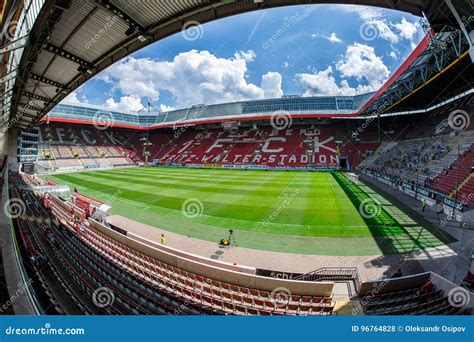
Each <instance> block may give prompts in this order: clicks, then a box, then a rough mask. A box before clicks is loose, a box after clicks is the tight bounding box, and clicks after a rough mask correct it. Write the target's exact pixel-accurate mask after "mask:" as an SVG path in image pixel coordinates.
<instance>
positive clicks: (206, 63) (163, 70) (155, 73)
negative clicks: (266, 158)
mask: <svg viewBox="0 0 474 342" xmlns="http://www.w3.org/2000/svg"><path fill="white" fill-rule="evenodd" d="M255 57H256V54H255V52H253V51H239V52H236V53H235V55H234V56H233V57H232V58H219V57H217V56H215V55H213V54H211V53H210V52H209V51H197V50H191V51H188V52H182V53H180V54H178V55H177V56H175V57H174V59H173V60H172V61H159V60H157V59H152V58H135V57H129V58H127V59H125V60H124V61H122V62H120V63H118V64H115V65H113V66H112V67H110V68H109V69H107V70H106V71H105V72H104V73H103V74H102V75H100V76H99V77H100V78H101V79H102V80H104V81H105V82H108V83H113V84H116V85H117V88H118V89H119V90H120V91H121V92H122V93H123V94H124V95H127V96H134V97H142V96H147V97H150V98H151V99H152V100H158V99H159V98H160V95H161V92H162V91H168V92H170V93H171V95H172V96H173V98H174V99H175V101H176V105H177V106H178V107H187V106H190V105H194V104H200V103H206V104H212V103H222V102H227V101H229V102H233V101H239V100H248V99H262V98H268V97H274V96H281V94H283V92H282V90H281V75H280V74H279V73H277V72H268V73H267V74H265V75H263V76H262V80H261V85H260V86H258V85H255V84H253V83H249V82H247V80H246V77H247V76H248V74H247V63H250V62H252V61H253V60H254V59H255Z"/></svg>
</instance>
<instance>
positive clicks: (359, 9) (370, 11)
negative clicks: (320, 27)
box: [333, 5, 384, 21]
mask: <svg viewBox="0 0 474 342" xmlns="http://www.w3.org/2000/svg"><path fill="white" fill-rule="evenodd" d="M333 8H335V9H337V10H338V11H342V12H348V13H355V14H357V15H358V16H359V17H360V18H361V19H362V20H364V21H370V20H374V19H377V18H380V17H381V16H382V15H383V11H384V10H383V9H381V8H377V7H371V6H360V5H340V6H335V7H333Z"/></svg>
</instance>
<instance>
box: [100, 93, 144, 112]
mask: <svg viewBox="0 0 474 342" xmlns="http://www.w3.org/2000/svg"><path fill="white" fill-rule="evenodd" d="M105 106H106V107H109V108H110V109H115V110H128V111H133V112H136V111H139V110H140V109H142V108H143V105H142V103H141V98H140V96H137V95H131V96H122V97H121V98H120V101H119V102H115V100H114V99H113V98H108V99H107V100H106V101H105Z"/></svg>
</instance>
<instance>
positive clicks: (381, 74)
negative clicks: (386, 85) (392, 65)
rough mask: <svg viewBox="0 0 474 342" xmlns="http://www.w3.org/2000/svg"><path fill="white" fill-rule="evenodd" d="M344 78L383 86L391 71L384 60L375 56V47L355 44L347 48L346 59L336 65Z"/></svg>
mask: <svg viewBox="0 0 474 342" xmlns="http://www.w3.org/2000/svg"><path fill="white" fill-rule="evenodd" d="M336 67H337V70H339V71H340V72H341V76H343V77H355V78H356V79H357V80H358V81H362V80H364V79H365V80H366V81H367V82H368V83H369V84H371V85H374V86H376V85H381V82H384V81H385V80H386V79H388V76H389V75H390V71H389V70H388V68H387V66H386V65H385V64H384V63H383V60H382V58H380V57H378V56H377V55H376V54H375V50H374V48H373V47H371V46H368V45H364V44H359V43H354V44H352V45H349V46H348V47H347V51H346V55H345V57H344V59H341V60H340V61H339V62H337V64H336Z"/></svg>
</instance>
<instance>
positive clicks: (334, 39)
mask: <svg viewBox="0 0 474 342" xmlns="http://www.w3.org/2000/svg"><path fill="white" fill-rule="evenodd" d="M329 41H330V42H331V43H342V39H340V38H339V37H338V36H337V35H336V33H335V32H333V33H331V35H330V36H329Z"/></svg>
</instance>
